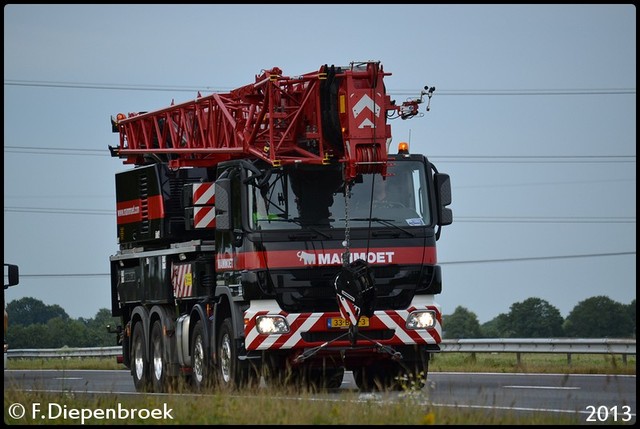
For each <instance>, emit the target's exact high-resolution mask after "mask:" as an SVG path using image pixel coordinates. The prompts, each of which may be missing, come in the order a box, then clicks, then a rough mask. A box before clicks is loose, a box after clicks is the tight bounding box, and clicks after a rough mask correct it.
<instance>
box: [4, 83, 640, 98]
mask: <svg viewBox="0 0 640 429" xmlns="http://www.w3.org/2000/svg"><path fill="white" fill-rule="evenodd" d="M4 84H5V85H7V86H30V87H49V88H78V89H107V90H124V91H174V92H197V91H201V92H203V91H204V92H229V91H232V90H233V89H234V88H229V87H210V86H200V87H198V86H169V85H141V84H115V83H86V82H56V81H35V80H16V79H5V81H4ZM635 93H636V89H635V88H584V89H581V88H579V89H549V88H547V89H452V90H438V91H437V94H438V95H443V96H449V95H454V96H455V95H458V96H460V95H464V96H474V95H511V96H525V95H526V96H528V95H602V94H605V95H619V94H635ZM415 94H416V90H407V89H402V90H389V95H407V96H411V95H415Z"/></svg>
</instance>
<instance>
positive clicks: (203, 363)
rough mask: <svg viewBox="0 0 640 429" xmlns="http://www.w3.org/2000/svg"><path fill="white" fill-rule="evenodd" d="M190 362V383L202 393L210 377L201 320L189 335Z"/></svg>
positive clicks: (209, 382)
mask: <svg viewBox="0 0 640 429" xmlns="http://www.w3.org/2000/svg"><path fill="white" fill-rule="evenodd" d="M191 361H192V365H193V368H192V373H191V383H192V385H193V388H194V390H196V391H203V390H205V389H207V388H208V387H209V386H210V384H211V375H210V366H209V357H208V355H207V348H206V342H205V332H204V325H203V322H202V320H198V322H197V323H196V326H195V327H194V328H193V334H192V335H191Z"/></svg>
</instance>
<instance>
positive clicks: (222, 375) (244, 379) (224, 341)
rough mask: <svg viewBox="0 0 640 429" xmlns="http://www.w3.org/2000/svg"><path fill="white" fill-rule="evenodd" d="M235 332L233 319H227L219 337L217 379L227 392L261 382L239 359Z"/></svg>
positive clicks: (218, 383) (223, 323)
mask: <svg viewBox="0 0 640 429" xmlns="http://www.w3.org/2000/svg"><path fill="white" fill-rule="evenodd" d="M233 332H234V331H233V325H232V323H231V318H226V319H225V320H224V321H223V322H222V325H221V326H220V331H219V335H218V345H217V356H218V360H217V365H216V379H217V385H218V386H220V388H222V389H227V390H232V389H238V388H242V387H246V386H254V385H256V384H257V382H259V380H260V379H259V377H258V376H257V374H256V372H255V371H251V370H250V367H249V366H248V365H246V364H245V365H243V364H242V363H241V362H240V360H239V359H238V349H237V348H236V342H235V339H234V338H235V337H234V333H233Z"/></svg>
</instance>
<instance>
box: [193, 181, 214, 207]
mask: <svg viewBox="0 0 640 429" xmlns="http://www.w3.org/2000/svg"><path fill="white" fill-rule="evenodd" d="M215 202H216V198H215V186H214V183H213V182H211V183H194V184H193V205H207V204H208V205H213V204H215Z"/></svg>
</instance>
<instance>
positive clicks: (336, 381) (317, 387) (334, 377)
mask: <svg viewBox="0 0 640 429" xmlns="http://www.w3.org/2000/svg"><path fill="white" fill-rule="evenodd" d="M343 378H344V367H338V368H309V369H308V370H307V372H306V379H307V387H308V388H309V389H310V390H311V391H322V390H325V389H339V388H340V386H342V379H343Z"/></svg>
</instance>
